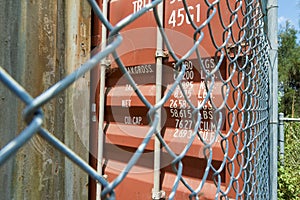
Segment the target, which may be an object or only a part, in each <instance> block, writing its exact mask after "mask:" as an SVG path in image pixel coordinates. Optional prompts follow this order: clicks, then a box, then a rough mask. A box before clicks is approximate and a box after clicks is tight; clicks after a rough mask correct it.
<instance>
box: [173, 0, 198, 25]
mask: <svg viewBox="0 0 300 200" xmlns="http://www.w3.org/2000/svg"><path fill="white" fill-rule="evenodd" d="M174 2H175V0H173V1H171V2H170V4H172V3H174ZM188 10H189V12H190V14H191V20H192V21H194V20H195V22H197V23H198V22H200V4H197V5H196V6H195V7H194V6H189V7H188ZM195 17H196V18H195ZM194 18H195V19H194ZM184 22H185V23H187V24H191V22H190V20H189V18H188V16H187V13H185V10H184V8H179V9H178V10H173V11H172V13H171V15H170V17H169V20H168V24H169V25H171V26H172V27H175V26H181V25H182V24H183V23H184Z"/></svg>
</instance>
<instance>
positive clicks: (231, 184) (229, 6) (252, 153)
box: [0, 0, 270, 199]
mask: <svg viewBox="0 0 300 200" xmlns="http://www.w3.org/2000/svg"><path fill="white" fill-rule="evenodd" d="M222 2H225V3H224V4H221V3H222ZM89 3H90V5H91V7H92V9H93V12H94V13H95V14H96V15H97V17H98V18H99V20H100V21H101V23H102V24H103V25H104V26H105V29H107V31H108V32H109V36H108V40H107V43H105V44H104V45H103V46H102V48H101V50H100V51H99V52H98V53H96V54H95V55H94V56H93V57H92V58H91V59H89V60H88V61H87V62H86V63H84V64H83V65H82V66H81V67H80V68H79V69H77V70H76V71H74V72H73V73H71V74H70V75H68V76H66V77H65V78H63V79H62V80H60V81H59V82H57V83H56V84H54V85H53V86H52V87H50V88H49V89H48V90H46V91H45V92H43V93H41V94H40V95H39V96H37V97H36V98H33V97H32V96H31V95H30V94H29V93H28V92H27V91H25V90H24V88H23V87H22V86H21V85H19V84H18V83H17V82H16V81H15V80H14V79H13V78H12V77H11V76H10V75H9V74H8V73H6V72H5V71H4V70H3V68H2V67H1V68H0V80H1V82H2V84H4V85H5V86H7V87H8V88H9V90H10V91H12V92H13V93H14V94H15V95H16V98H18V99H20V100H22V101H23V102H24V104H26V108H25V109H24V111H23V119H24V121H25V122H27V123H28V125H27V127H26V128H25V129H24V130H23V131H22V132H21V133H20V134H19V135H18V136H17V137H16V138H14V139H13V140H12V141H10V142H9V143H8V144H6V145H5V146H4V147H2V149H1V150H0V166H1V165H3V163H5V162H6V161H7V159H8V158H9V157H11V156H13V155H14V154H15V153H16V152H17V151H18V149H19V148H21V147H22V146H23V145H24V144H25V143H26V142H28V141H29V140H30V139H31V138H32V136H34V135H35V134H39V135H40V136H41V137H42V138H44V139H45V140H46V141H48V142H49V143H50V144H51V145H52V146H54V147H55V148H57V149H58V150H59V151H61V152H62V153H63V154H64V155H65V156H67V157H68V158H69V159H70V160H72V161H73V162H74V163H75V164H76V165H78V166H79V167H80V168H82V169H83V170H84V171H85V172H86V173H87V174H89V176H91V177H92V178H93V179H95V180H96V181H97V182H98V183H99V184H100V185H101V186H102V191H101V197H102V198H103V199H115V197H116V193H115V189H116V188H117V187H121V183H122V181H123V180H124V179H125V177H126V176H127V175H128V173H130V171H131V169H132V168H133V166H135V164H136V163H137V161H138V159H139V158H140V157H141V155H142V154H143V152H144V151H145V148H146V146H147V144H149V142H150V140H151V138H152V136H154V135H155V137H156V138H157V142H156V145H159V146H158V150H159V149H160V148H164V149H165V150H166V152H167V153H168V154H169V155H170V156H171V157H172V161H171V162H170V165H171V166H172V168H173V170H174V173H175V174H176V179H175V180H174V182H173V186H172V191H171V192H170V193H169V194H168V199H175V198H176V192H177V189H178V185H179V184H180V182H181V183H183V185H184V186H185V187H186V188H187V189H188V190H189V191H190V195H189V197H190V199H200V198H201V194H202V193H203V192H204V189H203V188H204V185H205V183H206V182H207V180H208V176H209V174H212V180H213V184H214V186H215V195H214V198H215V199H229V198H234V199H270V186H269V183H270V173H269V172H270V167H269V153H270V152H269V145H270V143H269V140H270V139H269V130H268V127H269V124H268V123H269V109H268V99H269V96H268V95H269V85H268V84H269V68H270V66H269V65H270V63H269V46H268V41H267V38H266V36H265V33H264V22H263V15H262V11H261V5H260V1H258V0H252V1H250V0H236V1H235V2H234V3H232V2H231V1H229V0H227V1H222V0H216V1H214V2H212V1H208V0H205V1H204V3H205V5H206V6H207V10H205V13H206V18H205V20H203V22H201V24H199V23H196V19H195V16H194V17H192V15H191V13H190V9H189V1H186V0H182V2H180V3H182V7H183V8H184V13H185V15H186V16H187V20H188V21H189V24H190V26H191V27H192V28H193V29H194V35H192V36H190V37H191V38H193V41H194V44H193V45H192V46H191V48H190V50H189V51H187V52H186V53H185V55H182V56H178V54H177V53H176V50H174V49H173V44H172V43H171V42H170V41H169V38H168V36H167V33H166V30H165V28H164V25H163V24H162V23H161V16H160V14H159V13H160V12H161V11H159V10H158V7H159V6H161V5H162V4H163V1H162V0H153V1H151V2H150V1H149V3H148V4H146V5H145V6H143V7H142V8H141V9H140V10H138V11H137V12H135V13H132V14H131V15H130V16H128V17H126V18H124V19H123V20H121V21H119V22H118V23H117V24H116V25H114V26H113V25H112V24H111V23H110V21H109V20H108V19H107V17H106V16H105V15H104V14H103V13H102V11H101V10H100V8H99V6H98V5H97V3H96V1H93V0H89ZM224 5H225V7H224ZM152 9H153V19H155V22H156V25H157V27H158V29H159V34H160V36H161V37H162V40H163V42H164V44H165V47H166V50H167V51H168V53H169V56H170V57H171V58H172V59H173V60H174V61H175V67H174V74H175V80H174V81H173V83H172V84H171V86H170V88H168V90H167V91H166V92H165V94H164V95H163V96H162V97H161V98H160V99H158V100H157V102H156V103H155V104H152V103H151V102H149V100H148V99H147V98H146V97H145V94H143V92H142V91H141V90H140V89H139V87H138V86H137V84H136V83H135V80H134V79H133V78H132V75H131V74H130V73H129V72H128V70H127V69H126V66H124V64H123V62H122V60H121V59H120V58H119V55H118V53H117V49H118V47H119V46H120V45H121V44H122V34H120V31H122V30H123V29H124V28H125V27H127V26H128V25H129V24H131V23H132V22H134V21H135V20H136V19H138V18H139V17H141V16H143V15H144V14H145V13H147V12H149V11H150V10H152ZM222 9H223V10H224V9H226V12H227V13H229V14H227V15H228V16H229V18H228V19H226V20H225V19H224V17H222V16H220V13H222V12H221V10H222ZM217 13H219V14H217ZM213 20H217V21H218V22H219V24H220V26H222V27H223V30H222V32H221V33H220V34H221V35H222V37H221V40H220V39H217V38H215V37H216V36H215V35H216V33H214V28H213V25H211V24H213ZM204 32H205V34H204ZM205 40H210V41H211V42H212V44H213V45H212V46H211V47H213V49H210V51H213V52H214V55H213V59H214V62H215V63H216V66H215V68H214V69H212V70H210V71H208V70H207V69H206V68H205V66H204V65H203V61H204V59H205V58H204V56H203V55H202V53H201V52H200V50H199V47H201V45H203V43H204V41H205ZM193 54H194V55H196V57H197V60H198V62H199V66H200V71H202V72H204V74H205V78H204V83H205V89H204V91H205V93H206V95H205V97H204V98H203V99H202V101H201V103H198V102H197V103H195V101H193V100H192V99H191V98H190V96H189V94H188V92H187V90H186V87H185V83H186V81H184V80H183V78H184V76H185V73H186V72H187V67H188V66H187V65H186V62H185V61H186V60H188V59H189V58H190V57H191V56H192V55H193ZM109 55H111V56H112V57H113V59H114V62H116V64H117V66H118V68H119V69H120V70H121V72H122V73H123V75H124V76H125V77H126V78H127V80H128V81H129V84H130V85H131V87H132V88H133V90H134V91H135V93H136V95H137V96H138V97H139V99H140V100H141V101H142V103H143V104H144V105H145V107H147V109H148V113H147V117H148V119H149V130H148V133H147V135H146V136H145V138H143V140H142V142H141V144H140V145H139V146H138V147H137V150H136V151H135V153H134V154H133V155H132V157H131V159H130V160H129V162H128V163H127V165H126V167H125V168H124V169H123V170H122V172H120V174H118V176H117V177H116V178H115V179H114V180H112V181H108V180H106V179H105V178H103V176H102V174H101V173H99V171H97V170H95V169H94V168H92V167H91V166H90V165H89V164H88V163H86V162H85V161H83V160H82V159H81V158H80V157H79V156H78V155H76V154H75V153H74V152H73V151H72V150H70V149H69V148H68V147H67V146H66V145H65V144H64V143H62V142H61V141H59V140H58V139H57V138H56V137H54V135H53V134H52V133H50V132H49V131H48V130H47V129H45V128H43V126H42V122H43V115H44V113H43V111H42V110H41V107H42V106H43V105H45V104H46V103H47V102H49V101H50V100H51V99H53V98H55V97H56V96H57V95H58V94H59V93H61V92H62V91H64V90H65V89H66V88H68V87H69V86H70V85H71V84H72V83H74V82H75V81H76V80H77V79H79V77H81V76H82V75H84V74H85V73H87V72H88V71H89V70H91V69H92V68H93V67H95V66H96V65H97V64H99V63H100V62H101V60H103V59H105V58H106V57H107V56H109ZM224 62H226V63H227V65H226V74H227V75H226V76H223V75H222V73H221V68H222V67H221V66H222V63H224ZM199 73H200V72H199ZM218 84H219V85H218ZM217 85H218V86H217ZM216 87H217V88H218V89H219V93H220V96H219V97H218V98H220V99H221V103H216V101H215V100H214V99H213V94H214V93H215V91H216V89H215V88H216ZM178 91H179V92H180V93H181V94H182V99H184V100H185V101H186V102H187V103H188V106H189V107H190V110H191V113H192V116H191V117H190V119H191V120H192V125H193V127H191V129H190V130H192V132H191V135H190V138H189V139H188V141H187V143H186V145H185V147H184V148H183V149H182V151H181V152H180V153H175V152H174V150H173V149H172V147H170V146H169V144H168V142H166V140H165V139H164V137H163V135H162V134H161V132H160V128H158V127H160V126H161V124H160V116H161V115H160V109H161V108H162V107H163V106H164V104H166V103H167V101H168V100H169V99H170V98H171V96H172V95H174V93H175V92H177V93H178ZM208 104H209V105H210V106H211V109H212V110H213V122H212V123H213V124H214V126H215V130H214V137H212V138H211V140H210V141H208V140H207V139H206V138H204V135H203V134H202V133H201V127H200V126H201V122H203V121H204V119H203V116H202V115H203V114H201V111H202V110H204V109H205V106H207V105H208ZM87 106H89V105H87ZM224 127H227V128H224ZM195 140H199V141H200V142H201V143H202V145H203V152H201V153H202V154H203V156H204V160H205V170H204V174H203V176H202V177H201V179H199V182H198V186H197V187H192V186H191V185H190V184H189V182H188V181H187V180H186V179H185V178H184V177H183V174H182V173H183V168H184V167H185V166H184V163H183V162H182V160H183V159H184V158H185V157H186V155H187V153H188V151H189V150H190V149H191V147H192V146H193V144H194V141H195ZM215 146H218V147H219V148H220V149H221V152H222V155H221V157H222V159H221V161H220V165H219V166H217V167H216V166H214V165H213V164H212V161H213V159H214V156H216V153H215V152H214V150H213V149H214V147H215ZM196 167H197V166H196ZM154 170H159V169H154ZM224 171H225V173H226V174H227V175H228V176H229V178H228V179H227V180H226V181H225V182H226V184H225V185H224V183H223V182H224V177H223V175H222V173H223V172H224ZM155 184H156V183H154V188H157V189H158V190H157V191H154V194H153V198H154V199H159V198H161V197H162V196H160V195H161V193H159V192H160V191H159V189H161V188H159V186H157V185H155ZM158 184H159V183H158ZM155 192H156V193H155Z"/></svg>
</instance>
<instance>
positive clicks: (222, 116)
mask: <svg viewBox="0 0 300 200" xmlns="http://www.w3.org/2000/svg"><path fill="white" fill-rule="evenodd" d="M149 2H151V0H143V1H141V0H136V1H135V0H112V1H109V3H108V19H109V21H110V22H111V23H112V25H114V26H115V25H117V24H118V23H119V22H120V21H121V20H123V19H124V18H126V17H127V16H129V15H130V14H132V13H135V12H137V11H139V10H140V9H142V8H143V7H144V6H145V5H146V4H147V3H149ZM187 3H188V4H189V5H188V10H189V12H190V16H191V18H192V20H193V23H194V25H195V26H196V28H197V27H198V28H199V27H201V25H203V24H205V23H206V21H209V23H208V24H206V25H205V26H203V28H202V29H200V32H197V31H195V28H193V24H192V23H191V22H190V19H189V18H188V15H187V14H186V11H185V9H184V6H183V3H182V1H180V0H170V1H165V2H164V6H163V9H164V10H163V16H162V18H163V27H164V30H165V33H166V36H167V38H168V40H169V43H170V44H171V46H172V48H173V51H174V53H175V54H176V56H177V57H179V58H181V57H182V56H184V55H185V54H186V53H187V52H188V51H189V50H190V49H191V48H192V47H193V45H194V44H195V42H196V41H198V42H199V44H200V45H198V47H197V50H198V53H199V55H200V58H201V59H199V56H197V53H196V51H194V52H193V53H192V54H191V55H190V56H189V57H188V58H187V59H186V60H185V61H184V62H183V63H184V64H185V66H186V69H185V73H184V76H183V79H182V80H181V84H182V87H183V90H184V92H185V94H186V96H187V98H188V100H189V101H190V102H191V103H192V104H193V105H194V106H195V107H201V109H200V111H199V112H200V115H201V122H200V126H199V128H198V130H197V131H198V133H199V135H200V136H201V139H200V137H196V138H195V139H194V141H193V144H192V146H191V148H190V149H189V150H188V152H187V154H186V156H185V157H184V158H183V159H182V163H183V166H184V167H183V174H182V178H183V179H184V180H185V181H186V182H187V183H188V184H189V186H190V187H191V188H193V189H196V188H197V187H199V185H200V184H201V182H202V180H203V181H204V182H205V183H204V186H203V188H202V190H201V193H200V195H199V197H200V199H215V196H216V191H217V186H216V185H218V183H216V181H220V182H221V184H220V185H221V190H222V191H226V190H229V197H231V198H235V195H236V193H238V192H240V191H241V189H242V188H235V189H233V187H235V186H232V182H234V181H238V182H241V179H242V177H237V180H232V177H235V175H236V174H240V173H238V171H239V170H241V169H240V168H239V167H238V166H240V165H239V164H238V163H237V162H240V161H241V162H243V155H242V154H239V156H240V158H238V159H236V160H235V161H230V160H229V161H228V160H226V157H224V154H225V152H227V151H226V150H225V149H226V148H228V154H229V155H228V157H232V156H233V155H235V154H236V151H237V150H236V149H242V148H243V146H240V147H236V146H235V142H236V141H237V140H241V139H243V136H237V135H238V134H234V133H237V132H238V130H236V129H237V128H238V127H239V126H238V125H237V123H238V122H237V121H236V120H235V117H241V115H242V114H241V113H240V111H238V110H239V109H236V110H237V111H231V110H233V109H231V108H235V107H239V106H240V104H241V103H239V102H240V100H238V99H239V98H240V93H241V92H242V91H236V90H234V88H235V84H240V83H241V82H242V85H243V84H244V83H243V77H242V75H241V74H234V73H232V72H233V71H234V70H235V68H236V67H237V66H235V64H233V63H237V64H238V65H241V66H242V65H243V61H242V59H240V60H239V61H236V62H232V60H230V59H231V57H230V56H232V57H234V55H235V53H234V51H236V49H234V46H230V45H228V44H232V43H234V42H236V41H238V40H239V38H240V37H241V36H240V35H241V34H243V31H241V30H240V29H239V27H238V25H233V26H232V28H231V30H230V31H229V30H226V29H224V27H227V26H228V25H229V24H230V22H231V21H232V20H233V18H235V17H236V18H237V19H236V20H237V23H236V24H238V23H241V24H242V13H239V12H241V11H239V12H238V13H236V14H232V12H230V9H229V7H230V6H232V9H233V8H235V7H236V6H238V5H236V4H234V3H230V4H227V3H226V1H220V4H218V9H216V7H217V6H216V7H215V9H214V10H213V9H210V7H209V6H208V5H207V4H206V3H205V1H187ZM210 16H213V17H212V18H211V19H210V18H209V17H210ZM208 18H209V19H208ZM97 28H98V32H101V30H100V28H101V27H97ZM97 28H95V29H97ZM158 31H159V30H158V29H157V24H156V21H155V18H154V15H153V10H149V11H148V12H147V13H145V14H144V15H142V16H141V17H140V18H138V19H137V20H135V21H133V22H132V23H130V25H128V26H126V27H125V28H124V29H122V30H121V32H120V34H121V35H122V37H123V42H122V44H121V46H120V47H119V48H118V49H117V53H118V55H119V58H121V60H122V62H123V64H124V65H125V66H126V70H127V72H128V73H129V74H130V75H131V77H132V78H133V80H134V81H135V83H136V86H137V88H138V89H139V90H140V91H141V93H142V94H143V95H144V96H145V98H146V99H147V100H148V101H149V102H150V103H151V104H152V105H155V103H156V95H157V93H156V88H157V83H156V77H157V66H156V62H157V40H158V38H157V34H158ZM212 38H213V39H212ZM225 40H228V41H229V42H228V41H226V42H225ZM223 43H226V44H227V45H226V46H222V45H223ZM165 44H166V43H164V50H165V51H164V55H163V67H162V72H161V73H162V77H163V79H162V80H163V81H162V83H161V88H162V93H161V94H160V95H161V96H164V95H166V93H167V92H168V91H169V90H170V88H171V85H172V84H173V83H174V81H175V79H176V73H175V71H176V70H177V71H179V70H180V69H181V66H178V67H177V66H176V61H175V60H174V58H172V56H171V55H170V52H168V51H166V50H167V47H166V46H165ZM230 51H231V52H230ZM232 52H233V53H232ZM230 53H232V54H230ZM232 59H234V58H232ZM108 60H109V61H110V62H109V63H110V65H109V67H107V69H106V72H105V73H106V75H105V96H100V95H99V94H98V93H97V92H98V91H99V90H98V89H92V90H91V92H94V94H92V95H91V96H93V97H94V98H95V100H94V101H95V102H96V103H98V102H99V99H100V98H104V99H105V113H104V117H105V118H104V146H103V152H104V155H103V159H104V160H103V163H102V164H103V165H102V173H103V174H104V175H105V176H106V177H107V180H108V181H109V182H110V181H113V180H114V179H115V178H116V177H117V176H118V175H119V174H120V173H121V171H122V170H123V169H124V168H125V166H126V165H127V163H128V162H129V160H130V158H131V157H132V155H133V154H134V152H135V151H136V149H137V148H138V146H139V145H140V144H141V142H142V140H143V139H144V137H145V136H146V134H147V132H148V131H149V129H150V126H149V125H150V121H149V119H148V116H147V113H148V111H149V108H148V107H147V106H146V105H145V104H144V103H143V102H142V101H141V100H140V98H139V97H138V96H137V94H136V93H135V91H134V89H133V87H132V86H131V85H130V83H129V82H128V80H127V78H126V76H124V74H123V73H122V71H121V70H120V69H119V68H118V65H117V64H116V62H115V61H114V59H113V58H112V57H109V58H108ZM231 74H234V75H233V78H232V79H231V80H232V81H230V82H226V80H227V79H228V77H229V75H231ZM99 79H100V78H99V77H95V78H94V85H95V84H96V85H97V84H98V88H99ZM241 80H242V81H241ZM207 97H209V98H208V99H207ZM203 101H205V103H204V104H203ZM96 108H97V109H96V110H98V109H99V105H98V104H97V106H96ZM97 112H98V111H97ZM160 112H161V125H160V127H161V129H160V130H158V131H159V132H160V134H161V135H162V136H163V138H164V140H165V142H166V143H167V144H168V146H169V147H170V148H171V149H172V151H173V152H174V153H176V154H177V155H179V154H180V153H181V152H182V151H183V150H184V148H185V147H186V145H187V143H188V141H189V140H190V138H191V137H192V134H193V128H194V127H195V122H194V121H193V120H192V118H193V110H192V108H191V107H190V105H189V104H188V101H187V99H185V98H184V95H183V93H182V91H181V90H180V88H179V87H177V88H176V89H175V90H174V92H173V93H172V95H171V97H170V98H169V99H168V100H167V102H166V103H165V104H164V106H163V107H162V108H161V110H160ZM96 117H97V118H98V117H99V113H97V115H96ZM230 127H231V128H230ZM93 131H94V132H92V133H91V134H92V138H95V139H92V140H90V142H91V146H96V147H98V148H101V147H99V144H98V142H97V139H99V138H98V137H97V132H98V131H97V130H96V129H95V130H93ZM224 138H226V141H229V142H225V140H224ZM154 143H155V142H154V137H153V138H152V139H151V141H150V142H149V143H148V145H147V146H146V150H145V151H144V153H143V155H142V156H141V158H140V159H139V161H138V162H137V163H136V165H135V166H134V167H133V168H132V169H131V170H130V171H129V173H128V175H127V176H126V178H125V179H124V180H123V181H122V182H121V184H120V185H119V186H118V187H117V188H116V198H117V199H131V200H132V199H152V196H151V195H152V189H153V184H154V178H153V177H154V172H153V169H154ZM207 143H213V145H212V146H211V149H206V150H205V144H207ZM209 153H212V155H209ZM95 155H97V153H95ZM209 156H212V162H211V163H209V159H208V157H209ZM172 160H173V158H172V157H171V156H170V154H169V153H168V152H167V150H166V149H165V148H164V147H162V148H161V157H160V183H159V184H160V188H161V190H163V191H164V192H165V194H166V196H169V194H170V192H171V190H172V186H173V184H174V181H175V179H176V173H175V172H174V170H173V169H172V167H171V162H172ZM237 160H238V161H237ZM224 164H225V166H224ZM233 165H234V166H235V169H233V168H232V166H233ZM94 166H96V164H94ZM219 169H221V170H219ZM207 170H209V172H208V173H207V172H206V171H207ZM206 173H207V174H206ZM203 177H205V178H204V179H203ZM90 187H95V186H92V184H91V185H90ZM240 187H243V184H242V182H241V185H240ZM92 192H95V191H94V190H92ZM190 194H191V191H190V190H189V189H188V188H187V187H186V186H185V185H184V184H183V183H182V182H180V184H179V186H178V189H177V192H176V195H175V199H179V200H180V199H188V198H189V195H190ZM91 196H92V198H94V197H95V196H93V195H91Z"/></svg>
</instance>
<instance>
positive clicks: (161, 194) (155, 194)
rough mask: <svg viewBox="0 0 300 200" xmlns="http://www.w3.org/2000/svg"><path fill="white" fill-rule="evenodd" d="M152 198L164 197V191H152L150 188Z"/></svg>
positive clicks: (155, 199) (157, 199)
mask: <svg viewBox="0 0 300 200" xmlns="http://www.w3.org/2000/svg"><path fill="white" fill-rule="evenodd" d="M152 199H153V200H161V199H166V192H165V191H163V190H161V191H159V192H153V190H152Z"/></svg>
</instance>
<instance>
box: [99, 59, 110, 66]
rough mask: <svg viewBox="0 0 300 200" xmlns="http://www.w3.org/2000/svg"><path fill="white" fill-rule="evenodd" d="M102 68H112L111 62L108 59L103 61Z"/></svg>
mask: <svg viewBox="0 0 300 200" xmlns="http://www.w3.org/2000/svg"><path fill="white" fill-rule="evenodd" d="M101 66H105V67H106V68H109V67H110V66H111V60H109V59H106V58H105V59H103V60H101Z"/></svg>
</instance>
